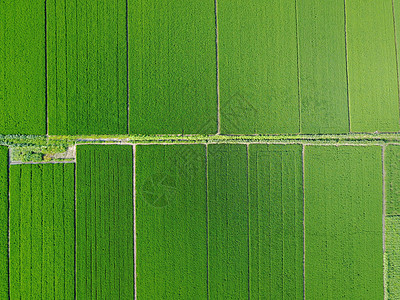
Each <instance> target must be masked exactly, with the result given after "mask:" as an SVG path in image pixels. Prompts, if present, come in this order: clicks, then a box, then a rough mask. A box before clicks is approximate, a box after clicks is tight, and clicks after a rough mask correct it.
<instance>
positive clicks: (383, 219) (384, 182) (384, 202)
mask: <svg viewBox="0 0 400 300" xmlns="http://www.w3.org/2000/svg"><path fill="white" fill-rule="evenodd" d="M385 151H386V146H385V145H383V146H382V243H383V255H382V260H383V297H384V299H386V297H385V295H386V278H385V277H386V276H385V273H386V272H385V269H386V266H385V252H386V245H385V243H386V228H385V225H386V222H385V216H386V180H385V178H386V170H385Z"/></svg>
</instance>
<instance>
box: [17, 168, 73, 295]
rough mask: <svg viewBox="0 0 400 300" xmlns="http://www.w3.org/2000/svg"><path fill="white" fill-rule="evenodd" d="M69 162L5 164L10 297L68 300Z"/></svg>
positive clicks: (70, 263) (70, 248) (70, 279)
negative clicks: (6, 174) (8, 167)
mask: <svg viewBox="0 0 400 300" xmlns="http://www.w3.org/2000/svg"><path fill="white" fill-rule="evenodd" d="M74 182H75V165H74V164H31V165H11V166H10V298H11V299H35V298H37V297H38V295H40V296H41V297H42V298H43V299H74V291H75V284H74V274H75V272H74V253H75V252H74V251H75V249H74V247H75V245H74V234H75V229H74V210H75V204H74V203H75V202H74V200H75V189H74Z"/></svg>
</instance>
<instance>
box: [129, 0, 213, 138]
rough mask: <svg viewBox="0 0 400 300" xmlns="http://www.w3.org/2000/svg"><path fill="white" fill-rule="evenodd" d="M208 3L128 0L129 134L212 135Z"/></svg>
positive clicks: (210, 8) (210, 12) (210, 6)
mask: <svg viewBox="0 0 400 300" xmlns="http://www.w3.org/2000/svg"><path fill="white" fill-rule="evenodd" d="M214 11H215V8H214V0H205V1H197V0H186V1H183V0H179V1H159V0H148V1H140V0H129V1H128V19H129V21H128V22H129V24H128V36H129V41H128V48H129V58H128V59H129V98H130V133H131V134H179V133H182V132H184V133H192V134H195V133H198V134H213V133H214V134H215V133H217V115H218V114H217V88H216V87H217V80H216V49H215V47H216V46H215V14H214Z"/></svg>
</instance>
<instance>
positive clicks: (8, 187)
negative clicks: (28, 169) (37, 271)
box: [7, 148, 11, 300]
mask: <svg viewBox="0 0 400 300" xmlns="http://www.w3.org/2000/svg"><path fill="white" fill-rule="evenodd" d="M10 162H11V149H10V148H8V165H7V189H8V191H7V259H8V261H7V273H8V274H7V281H8V282H7V286H8V299H9V300H10V299H11V279H10V261H11V260H10V258H11V256H10V240H11V233H10V214H11V210H10V208H11V207H10V199H11V197H10V196H11V194H10Z"/></svg>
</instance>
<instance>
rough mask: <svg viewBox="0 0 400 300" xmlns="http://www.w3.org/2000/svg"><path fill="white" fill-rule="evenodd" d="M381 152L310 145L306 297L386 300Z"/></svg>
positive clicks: (372, 148) (306, 213)
mask: <svg viewBox="0 0 400 300" xmlns="http://www.w3.org/2000/svg"><path fill="white" fill-rule="evenodd" d="M381 151H382V150H381V147H377V146H370V147H362V146H341V147H336V146H308V147H306V152H305V295H306V298H308V299H338V298H346V299H382V297H383V276H382V265H383V245H382V244H383V236H382V227H383V226H382V162H381Z"/></svg>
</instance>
